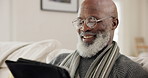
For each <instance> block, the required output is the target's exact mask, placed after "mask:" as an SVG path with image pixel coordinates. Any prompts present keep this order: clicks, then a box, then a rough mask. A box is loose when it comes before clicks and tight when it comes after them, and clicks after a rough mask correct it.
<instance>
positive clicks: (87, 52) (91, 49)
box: [77, 32, 110, 58]
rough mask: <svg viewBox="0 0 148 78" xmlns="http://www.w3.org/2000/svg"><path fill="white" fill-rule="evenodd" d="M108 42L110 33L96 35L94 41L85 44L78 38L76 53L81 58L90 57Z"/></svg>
mask: <svg viewBox="0 0 148 78" xmlns="http://www.w3.org/2000/svg"><path fill="white" fill-rule="evenodd" d="M109 40H110V33H109V32H103V33H101V34H97V36H96V39H95V40H94V41H93V42H92V43H86V42H83V41H82V40H81V38H80V37H78V43H77V51H78V53H79V55H80V56H82V57H88V58H89V57H92V56H94V55H96V54H97V53H98V52H99V51H100V50H102V49H103V48H104V47H105V46H106V45H107V44H108V42H109Z"/></svg>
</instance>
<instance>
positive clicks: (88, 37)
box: [84, 36, 93, 38]
mask: <svg viewBox="0 0 148 78" xmlns="http://www.w3.org/2000/svg"><path fill="white" fill-rule="evenodd" d="M92 37H93V36H84V38H92Z"/></svg>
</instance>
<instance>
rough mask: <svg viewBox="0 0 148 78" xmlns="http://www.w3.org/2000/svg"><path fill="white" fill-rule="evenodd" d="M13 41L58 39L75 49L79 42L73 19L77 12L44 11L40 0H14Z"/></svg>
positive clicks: (67, 46) (66, 46) (65, 46)
mask: <svg viewBox="0 0 148 78" xmlns="http://www.w3.org/2000/svg"><path fill="white" fill-rule="evenodd" d="M12 4H13V5H12V11H13V19H12V23H13V38H12V40H13V41H39V40H45V39H57V40H59V41H60V42H62V44H66V45H64V48H69V49H74V48H75V46H76V42H77V38H76V37H77V36H76V32H75V31H76V30H75V28H74V27H73V26H72V20H73V19H74V18H75V17H76V16H77V13H66V12H54V11H42V10H41V9H40V6H41V5H40V4H41V3H40V0H13V2H12Z"/></svg>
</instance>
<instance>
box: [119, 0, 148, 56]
mask: <svg viewBox="0 0 148 78" xmlns="http://www.w3.org/2000/svg"><path fill="white" fill-rule="evenodd" d="M120 2H121V7H122V14H121V15H123V16H122V21H121V23H122V24H121V25H122V26H121V27H120V29H119V30H120V31H119V41H121V44H122V45H121V46H122V47H121V51H122V52H124V54H126V55H136V53H135V52H136V49H135V38H136V37H144V39H145V40H146V41H148V37H147V36H146V35H145V34H146V33H147V29H148V27H147V24H146V22H147V20H146V19H147V18H148V16H147V15H146V13H147V11H148V10H147V9H146V8H147V5H148V1H147V0H122V1H120ZM119 43H120V42H119Z"/></svg>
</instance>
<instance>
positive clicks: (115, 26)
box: [112, 18, 119, 30]
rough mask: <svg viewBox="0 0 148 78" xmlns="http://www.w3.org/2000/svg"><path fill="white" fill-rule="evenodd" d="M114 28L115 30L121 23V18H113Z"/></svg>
mask: <svg viewBox="0 0 148 78" xmlns="http://www.w3.org/2000/svg"><path fill="white" fill-rule="evenodd" d="M112 22H113V23H112V30H115V29H116V28H117V26H118V24H119V20H118V18H113V21H112Z"/></svg>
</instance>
